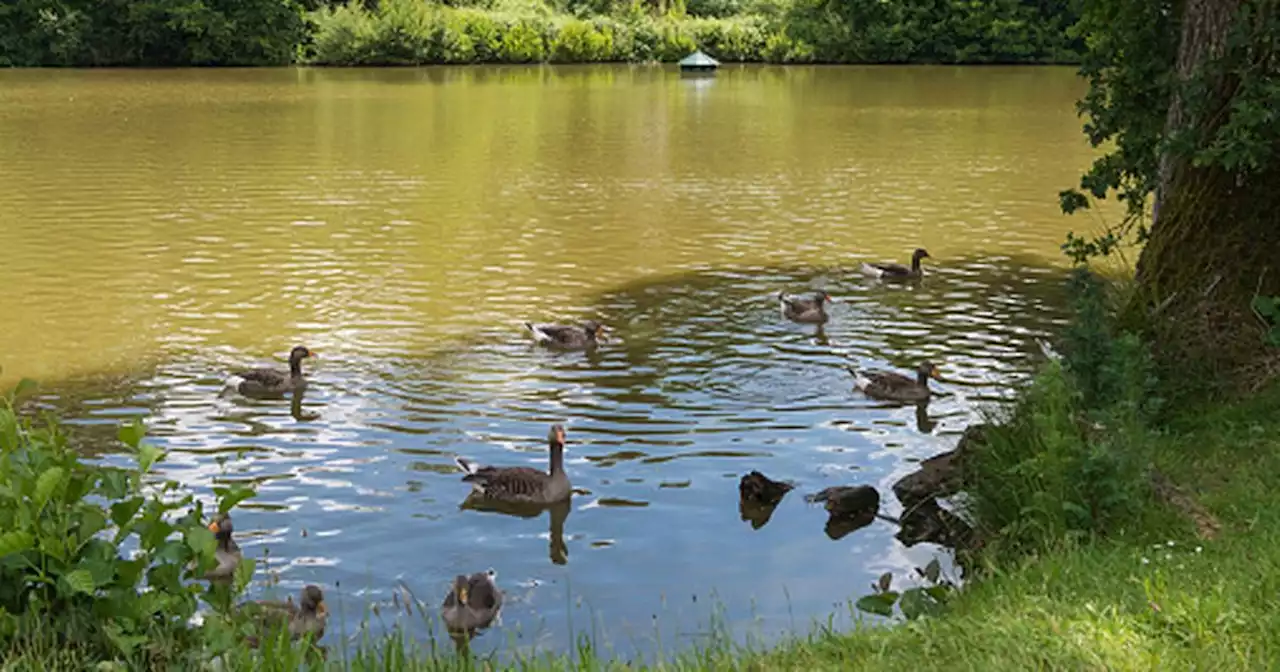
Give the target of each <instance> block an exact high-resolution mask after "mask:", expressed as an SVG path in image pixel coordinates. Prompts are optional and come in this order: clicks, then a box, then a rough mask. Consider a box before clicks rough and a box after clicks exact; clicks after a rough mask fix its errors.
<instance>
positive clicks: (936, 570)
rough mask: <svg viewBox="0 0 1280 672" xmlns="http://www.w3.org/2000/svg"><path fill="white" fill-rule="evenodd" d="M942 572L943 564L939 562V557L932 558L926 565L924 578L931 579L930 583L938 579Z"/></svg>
mask: <svg viewBox="0 0 1280 672" xmlns="http://www.w3.org/2000/svg"><path fill="white" fill-rule="evenodd" d="M941 574H942V564H941V563H939V562H938V559H937V558H934V559H932V560H930V561H929V564H927V565H925V567H924V578H926V579H929V582H930V583H932V582H935V581H937V580H938V576H939V575H941Z"/></svg>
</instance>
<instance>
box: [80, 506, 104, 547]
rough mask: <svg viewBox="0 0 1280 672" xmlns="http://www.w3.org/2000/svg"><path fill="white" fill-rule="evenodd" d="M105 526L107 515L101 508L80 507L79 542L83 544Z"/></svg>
mask: <svg viewBox="0 0 1280 672" xmlns="http://www.w3.org/2000/svg"><path fill="white" fill-rule="evenodd" d="M106 527H107V516H106V515H105V514H103V513H102V510H101V509H96V508H87V507H86V508H82V510H81V511H80V529H79V530H78V532H79V544H78V545H80V546H83V545H84V544H86V543H88V542H89V540H90V539H92V538H93V536H94V535H95V534H97V533H99V532H101V531H102V530H103V529H105V528H106Z"/></svg>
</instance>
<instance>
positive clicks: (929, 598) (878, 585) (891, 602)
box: [854, 558, 956, 621]
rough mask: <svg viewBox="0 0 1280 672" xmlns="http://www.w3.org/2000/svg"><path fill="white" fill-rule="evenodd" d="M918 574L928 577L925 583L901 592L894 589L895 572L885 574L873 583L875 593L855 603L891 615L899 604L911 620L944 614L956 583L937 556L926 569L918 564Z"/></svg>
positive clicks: (903, 613)
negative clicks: (943, 570)
mask: <svg viewBox="0 0 1280 672" xmlns="http://www.w3.org/2000/svg"><path fill="white" fill-rule="evenodd" d="M916 574H917V575H918V577H919V578H921V579H923V580H924V582H925V585H920V586H913V587H911V588H907V589H906V590H903V591H901V592H898V591H895V590H891V588H892V586H893V572H885V573H884V574H881V575H880V579H879V580H878V581H876V582H875V583H873V584H871V590H872V591H873V592H872V593H871V594H870V595H864V596H862V597H861V598H859V599H858V601H857V602H856V603H854V606H855V607H857V609H858V610H859V611H863V612H866V613H869V614H876V615H878V616H884V617H886V618H887V617H891V616H893V613H894V606H895V605H896V606H897V607H898V609H899V610H900V611H901V612H902V616H903V617H904V618H906V619H907V620H908V621H914V620H916V619H918V618H920V617H921V616H936V615H938V614H940V613H942V611H943V610H944V609H945V608H946V606H947V602H948V601H949V600H950V599H951V597H952V595H954V593H955V591H956V585H955V583H954V582H952V581H951V580H950V579H949V578H947V577H945V576H943V575H942V565H941V564H940V563H939V562H938V560H937V558H934V559H933V560H930V561H929V564H928V565H926V566H925V567H924V568H923V569H922V568H920V567H916Z"/></svg>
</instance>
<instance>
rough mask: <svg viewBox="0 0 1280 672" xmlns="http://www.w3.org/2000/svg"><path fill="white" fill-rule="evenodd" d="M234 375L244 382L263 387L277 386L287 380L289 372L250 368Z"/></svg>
mask: <svg viewBox="0 0 1280 672" xmlns="http://www.w3.org/2000/svg"><path fill="white" fill-rule="evenodd" d="M236 375H238V376H240V378H242V379H243V380H244V381H245V382H250V383H256V384H258V385H262V386H263V387H279V386H281V385H284V384H285V383H286V382H287V381H288V380H289V374H287V373H284V372H283V371H277V370H276V369H250V370H248V371H241V372H240V373H237V374H236Z"/></svg>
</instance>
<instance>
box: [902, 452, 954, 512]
mask: <svg viewBox="0 0 1280 672" xmlns="http://www.w3.org/2000/svg"><path fill="white" fill-rule="evenodd" d="M959 458H960V453H959V451H956V450H952V451H948V452H945V453H942V454H941V455H934V456H933V457H931V458H929V459H927V460H925V461H923V462H921V463H920V468H919V469H917V470H915V471H913V472H911V473H909V474H907V475H906V476H903V477H902V478H901V479H900V480H899V481H898V482H897V483H894V484H893V494H895V495H897V496H898V501H900V502H902V505H903V506H905V507H907V508H911V507H913V506H916V505H917V504H920V503H921V502H924V501H926V500H931V499H935V498H938V497H950V496H951V495H954V494H955V493H956V492H957V491H958V490H959V489H960V459H959Z"/></svg>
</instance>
